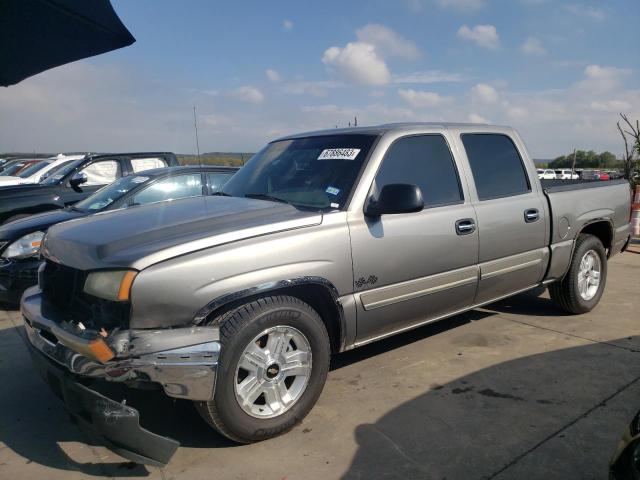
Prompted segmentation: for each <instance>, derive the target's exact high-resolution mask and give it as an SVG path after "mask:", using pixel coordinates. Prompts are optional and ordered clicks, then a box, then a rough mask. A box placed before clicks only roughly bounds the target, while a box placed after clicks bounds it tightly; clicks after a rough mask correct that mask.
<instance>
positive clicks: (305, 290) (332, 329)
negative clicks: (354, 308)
mask: <svg viewBox="0 0 640 480" xmlns="http://www.w3.org/2000/svg"><path fill="white" fill-rule="evenodd" d="M265 295H268V296H272V295H290V296H292V297H296V298H299V299H300V300H302V301H303V302H305V303H307V304H309V305H310V306H311V308H313V309H314V310H315V311H316V312H318V315H320V318H321V319H322V321H323V323H324V325H325V327H326V328H327V333H328V334H329V341H330V342H331V353H338V352H339V351H340V348H341V344H342V335H343V332H342V331H341V330H342V327H341V318H342V312H341V311H340V308H341V307H340V305H338V303H337V301H336V299H335V297H334V295H332V293H331V291H330V290H329V289H328V288H327V287H325V286H323V285H320V284H317V283H306V284H300V285H291V286H287V287H282V288H276V289H273V290H267V291H263V292H260V293H256V294H253V295H249V296H246V297H242V298H239V299H237V300H234V301H233V302H230V303H226V304H224V305H222V306H221V307H220V308H218V309H216V310H214V311H212V312H210V313H209V314H208V315H207V320H205V322H204V323H208V321H211V320H213V319H214V318H215V317H218V316H219V315H221V314H223V313H225V312H228V311H230V310H232V309H234V308H235V307H238V306H240V305H244V304H245V303H249V302H251V301H253V300H255V299H256V298H260V297H263V296H265Z"/></svg>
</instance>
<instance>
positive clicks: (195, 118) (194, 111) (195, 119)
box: [193, 105, 200, 164]
mask: <svg viewBox="0 0 640 480" xmlns="http://www.w3.org/2000/svg"><path fill="white" fill-rule="evenodd" d="M193 128H194V129H195V131H196V150H197V152H198V164H199V163H200V142H199V141H198V118H197V117H196V106H195V105H194V106H193Z"/></svg>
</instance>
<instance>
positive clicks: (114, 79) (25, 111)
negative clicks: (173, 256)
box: [0, 0, 640, 158]
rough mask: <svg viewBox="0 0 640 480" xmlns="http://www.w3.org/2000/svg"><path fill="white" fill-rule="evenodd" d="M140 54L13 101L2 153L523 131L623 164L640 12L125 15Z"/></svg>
mask: <svg viewBox="0 0 640 480" xmlns="http://www.w3.org/2000/svg"><path fill="white" fill-rule="evenodd" d="M112 3H113V5H114V7H115V9H116V11H117V12H118V14H119V15H120V17H121V19H122V20H123V22H124V23H125V25H127V27H128V28H129V30H130V31H131V32H132V33H133V35H134V36H135V37H136V39H137V42H136V43H135V44H134V45H132V46H130V47H127V48H125V49H121V50H119V51H115V52H111V53H108V54H105V55H102V56H99V57H94V58H92V59H88V60H84V61H81V62H76V63H73V64H70V65H67V66H63V67H59V68H57V69H54V70H51V71H49V72H44V73H42V74H40V75H38V76H36V77H33V78H31V79H28V80H26V81H24V82H22V83H21V84H19V85H17V86H15V87H10V88H7V89H2V90H0V112H2V113H0V151H2V150H26V151H29V150H34V149H35V150H40V151H43V150H47V151H58V150H60V151H62V150H94V151H95V150H143V149H153V150H161V149H162V150H165V149H166V150H173V151H177V152H185V153H189V152H193V151H194V150H195V141H194V138H193V118H192V106H193V105H196V107H197V109H198V123H199V130H200V144H201V150H203V151H254V150H256V149H258V148H259V147H260V146H261V145H262V144H263V143H264V142H266V141H268V140H270V139H272V138H274V137H277V136H279V135H284V134H287V133H293V132H297V131H301V130H309V129H318V128H331V127H334V126H336V125H338V126H345V125H346V124H347V123H348V122H349V121H350V120H352V118H353V117H354V116H356V115H357V117H358V121H359V123H360V124H362V125H364V124H375V123H384V122H395V121H417V120H424V121H479V122H484V121H489V122H494V123H501V124H510V125H513V126H515V127H516V128H517V129H518V130H519V131H520V133H521V134H522V136H523V137H524V140H525V142H526V143H527V144H528V146H529V148H530V150H531V151H532V153H533V155H534V156H535V157H537V158H550V157H554V156H557V155H560V154H562V153H566V152H568V151H570V150H572V149H573V148H574V147H577V148H587V149H595V150H605V149H607V150H611V151H613V152H614V153H619V152H620V151H621V146H622V143H621V141H620V139H619V137H618V133H617V130H616V127H615V122H616V120H617V118H616V116H617V112H619V111H623V112H626V113H628V114H630V115H632V116H634V117H636V118H638V117H640V54H639V53H638V51H637V45H638V43H639V42H638V41H639V40H640V34H639V33H638V30H637V25H638V21H639V20H640V2H638V1H637V0H612V1H607V2H596V1H589V0H576V1H554V0H397V1H383V0H373V1H369V2H356V1H350V2H344V1H342V2H338V1H324V2H299V1H279V0H274V1H268V2H266V1H245V2H225V3H222V2H210V1H186V2H168V1H159V0H137V1H135V2H132V1H128V0H113V2H112Z"/></svg>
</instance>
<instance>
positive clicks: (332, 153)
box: [318, 148, 360, 160]
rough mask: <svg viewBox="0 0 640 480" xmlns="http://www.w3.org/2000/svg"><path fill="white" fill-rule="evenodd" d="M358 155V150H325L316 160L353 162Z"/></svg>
mask: <svg viewBox="0 0 640 480" xmlns="http://www.w3.org/2000/svg"><path fill="white" fill-rule="evenodd" d="M359 153H360V149H359V148H326V149H324V150H323V151H322V152H321V153H320V155H319V156H318V160H355V158H356V157H357V156H358V154H359Z"/></svg>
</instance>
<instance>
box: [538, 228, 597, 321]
mask: <svg viewBox="0 0 640 480" xmlns="http://www.w3.org/2000/svg"><path fill="white" fill-rule="evenodd" d="M589 250H593V251H594V252H596V254H597V255H598V256H599V257H600V266H601V270H600V284H599V285H598V291H597V292H596V294H595V296H594V297H593V298H591V299H590V300H585V299H584V298H582V296H581V295H580V292H579V290H578V274H579V272H580V261H581V260H582V257H583V256H584V255H585V253H587V252H588V251H589ZM606 282H607V254H606V251H605V249H604V246H603V245H602V242H601V241H600V239H599V238H597V237H595V236H593V235H588V234H580V235H579V236H578V239H577V240H576V246H575V248H574V250H573V256H572V257H571V264H570V265H569V271H568V272H567V274H566V275H565V276H564V278H563V279H562V280H561V281H559V282H555V283H552V284H551V285H549V294H550V296H551V300H553V301H554V302H555V303H556V305H558V306H559V307H560V308H562V309H563V310H565V311H567V312H569V313H571V314H574V315H577V314H580V313H587V312H590V311H591V310H593V309H594V308H595V306H596V305H597V304H598V302H599V301H600V298H601V297H602V293H603V292H604V287H605V284H606Z"/></svg>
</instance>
